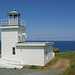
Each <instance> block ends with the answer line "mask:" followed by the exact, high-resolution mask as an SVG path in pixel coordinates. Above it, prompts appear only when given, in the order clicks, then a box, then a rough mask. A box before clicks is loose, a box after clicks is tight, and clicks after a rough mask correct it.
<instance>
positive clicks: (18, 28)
mask: <svg viewBox="0 0 75 75" xmlns="http://www.w3.org/2000/svg"><path fill="white" fill-rule="evenodd" d="M0 28H1V59H0V64H2V65H4V66H3V67H10V68H12V67H13V68H14V67H18V66H21V67H22V66H23V65H35V66H44V65H46V64H47V63H48V62H49V61H50V60H51V59H52V58H53V57H54V53H53V43H52V42H25V37H26V33H25V30H26V27H25V26H24V21H21V20H20V14H19V13H18V12H16V11H15V10H13V11H11V12H9V13H8V19H7V21H5V20H4V19H3V20H2V21H1V26H0ZM1 62H2V63H1ZM6 65H7V66H6Z"/></svg>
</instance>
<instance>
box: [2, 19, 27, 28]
mask: <svg viewBox="0 0 75 75" xmlns="http://www.w3.org/2000/svg"><path fill="white" fill-rule="evenodd" d="M7 25H9V23H8V19H1V26H7ZM19 25H21V26H24V27H26V21H24V20H20V24H19Z"/></svg>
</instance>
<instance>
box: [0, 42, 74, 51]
mask: <svg viewBox="0 0 75 75" xmlns="http://www.w3.org/2000/svg"><path fill="white" fill-rule="evenodd" d="M27 42H47V41H27ZM48 42H54V45H53V47H57V48H59V52H66V51H75V41H48ZM0 48H1V41H0Z"/></svg>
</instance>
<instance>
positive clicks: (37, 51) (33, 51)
mask: <svg viewBox="0 0 75 75" xmlns="http://www.w3.org/2000/svg"><path fill="white" fill-rule="evenodd" d="M15 56H17V58H18V60H20V61H21V64H24V65H36V66H44V47H16V55H15Z"/></svg>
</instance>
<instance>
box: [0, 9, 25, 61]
mask: <svg viewBox="0 0 75 75" xmlns="http://www.w3.org/2000/svg"><path fill="white" fill-rule="evenodd" d="M23 24H24V23H23ZM1 25H2V26H1V27H0V28H1V30H2V31H1V55H2V56H1V57H2V59H8V60H10V59H12V60H13V59H14V58H15V56H14V55H15V54H16V52H15V48H16V43H18V42H25V35H26V33H25V30H26V27H25V26H24V25H25V24H24V25H23V26H22V21H21V20H20V13H18V12H16V11H15V9H13V11H11V12H9V13H8V19H7V20H5V19H2V20H1Z"/></svg>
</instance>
